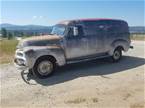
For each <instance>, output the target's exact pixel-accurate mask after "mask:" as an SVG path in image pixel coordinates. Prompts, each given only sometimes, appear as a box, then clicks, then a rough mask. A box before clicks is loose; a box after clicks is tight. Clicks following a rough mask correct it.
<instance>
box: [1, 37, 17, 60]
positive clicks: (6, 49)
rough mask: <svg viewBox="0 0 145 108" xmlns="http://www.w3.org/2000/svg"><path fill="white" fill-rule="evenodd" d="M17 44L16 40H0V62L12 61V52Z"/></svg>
mask: <svg viewBox="0 0 145 108" xmlns="http://www.w3.org/2000/svg"><path fill="white" fill-rule="evenodd" d="M17 44H18V41H17V40H14V39H13V40H7V39H3V40H0V63H9V62H12V60H13V58H14V53H15V50H16V46H17Z"/></svg>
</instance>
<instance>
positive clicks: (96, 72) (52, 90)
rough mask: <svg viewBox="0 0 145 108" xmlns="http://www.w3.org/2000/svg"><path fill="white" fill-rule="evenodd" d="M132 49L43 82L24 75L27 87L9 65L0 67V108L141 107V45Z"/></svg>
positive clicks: (144, 97) (68, 68)
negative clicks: (119, 57) (118, 57)
mask: <svg viewBox="0 0 145 108" xmlns="http://www.w3.org/2000/svg"><path fill="white" fill-rule="evenodd" d="M133 46H134V49H133V50H130V51H129V52H127V53H125V54H124V57H123V59H122V60H121V61H120V62H118V63H110V62H108V61H107V60H93V61H88V62H82V63H77V64H71V65H67V66H64V67H61V68H58V70H57V72H56V73H55V74H54V75H53V76H52V77H50V78H48V79H45V80H40V79H36V78H33V77H32V76H29V75H28V80H29V83H30V84H27V83H25V82H24V81H23V79H22V77H21V72H20V71H19V70H17V69H16V68H15V67H14V65H13V64H5V65H1V66H0V74H1V75H0V79H1V94H0V97H1V107H2V108H5V107H18V108H20V107H22V108H23V107H30V106H31V108H32V107H35V108H36V107H38V108H44V107H47V108H53V107H61V108H62V107H65V108H72V107H73V108H76V107H77V108H78V107H82V108H85V107H87V108H88V107H89V108H96V107H101V108H108V107H110V108H118V107H120V108H144V105H145V95H144V91H145V83H144V69H145V55H144V52H145V51H144V48H145V42H143V41H133ZM25 77H26V76H25Z"/></svg>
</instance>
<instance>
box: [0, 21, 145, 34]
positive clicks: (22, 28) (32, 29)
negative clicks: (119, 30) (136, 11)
mask: <svg viewBox="0 0 145 108" xmlns="http://www.w3.org/2000/svg"><path fill="white" fill-rule="evenodd" d="M0 28H5V29H7V30H8V31H12V32H13V31H18V32H23V33H37V34H49V33H50V32H51V30H52V26H41V25H13V24H8V23H3V24H0ZM129 30H130V33H145V27H144V26H131V27H129Z"/></svg>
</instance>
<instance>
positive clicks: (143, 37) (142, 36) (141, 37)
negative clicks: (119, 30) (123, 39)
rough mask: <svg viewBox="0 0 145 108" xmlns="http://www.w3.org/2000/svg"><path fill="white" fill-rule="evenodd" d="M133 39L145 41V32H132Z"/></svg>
mask: <svg viewBox="0 0 145 108" xmlns="http://www.w3.org/2000/svg"><path fill="white" fill-rule="evenodd" d="M131 39H132V40H142V41H143V40H144V41H145V34H131Z"/></svg>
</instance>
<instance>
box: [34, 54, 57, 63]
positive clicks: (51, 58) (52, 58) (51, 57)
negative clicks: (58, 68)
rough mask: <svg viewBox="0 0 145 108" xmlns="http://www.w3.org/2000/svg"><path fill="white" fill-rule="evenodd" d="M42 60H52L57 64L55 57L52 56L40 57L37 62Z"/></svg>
mask: <svg viewBox="0 0 145 108" xmlns="http://www.w3.org/2000/svg"><path fill="white" fill-rule="evenodd" d="M42 59H50V60H52V62H54V63H56V59H55V57H53V56H51V55H44V56H40V57H39V58H37V60H36V62H38V61H39V60H42ZM36 62H35V63H36Z"/></svg>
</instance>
